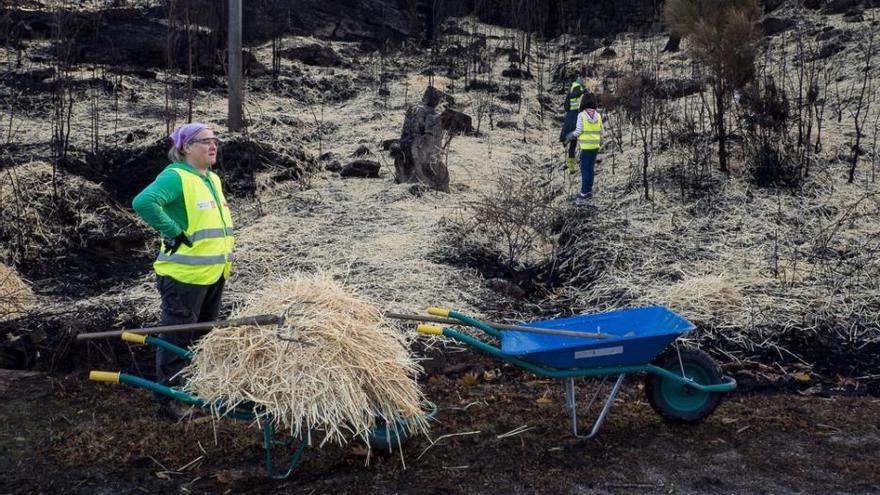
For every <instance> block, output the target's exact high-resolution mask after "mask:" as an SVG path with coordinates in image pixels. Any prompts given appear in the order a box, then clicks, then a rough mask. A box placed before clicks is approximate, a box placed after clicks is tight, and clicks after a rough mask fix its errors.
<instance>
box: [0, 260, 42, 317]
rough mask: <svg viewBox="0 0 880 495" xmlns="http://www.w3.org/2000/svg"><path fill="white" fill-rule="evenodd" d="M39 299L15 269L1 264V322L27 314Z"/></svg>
mask: <svg viewBox="0 0 880 495" xmlns="http://www.w3.org/2000/svg"><path fill="white" fill-rule="evenodd" d="M36 301H37V298H36V296H34V293H33V291H31V288H30V287H29V286H28V285H27V284H26V283H25V282H24V280H22V279H21V278H20V277H19V276H18V273H16V271H15V269H14V268H10V267H8V266H6V265H4V264H3V263H0V321H3V320H6V319H10V318H14V317H16V316H17V315H20V314H22V313H25V312H27V311H28V310H30V309H32V308H33V307H34V305H35V304H36Z"/></svg>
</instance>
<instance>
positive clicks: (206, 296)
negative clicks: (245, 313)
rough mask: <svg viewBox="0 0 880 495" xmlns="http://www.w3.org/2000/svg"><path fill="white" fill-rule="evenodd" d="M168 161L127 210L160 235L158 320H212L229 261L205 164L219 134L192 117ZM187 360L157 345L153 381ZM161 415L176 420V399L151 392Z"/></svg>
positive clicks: (216, 183) (212, 159)
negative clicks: (160, 302)
mask: <svg viewBox="0 0 880 495" xmlns="http://www.w3.org/2000/svg"><path fill="white" fill-rule="evenodd" d="M171 140H172V141H173V143H174V144H173V146H172V147H171V149H170V150H169V151H168V158H169V159H170V160H171V162H172V163H171V164H170V165H168V166H167V167H165V169H164V170H163V171H162V172H161V173H160V174H159V175H158V177H156V180H155V181H153V183H152V184H150V185H149V186H147V187H146V188H145V189H144V190H143V191H141V192H140V193H139V194H138V195H137V196H136V197H135V198H134V200H133V201H132V206H133V207H134V210H135V211H136V212H137V213H138V215H140V216H141V218H143V219H144V221H146V222H147V223H148V224H149V225H150V226H151V227H153V228H154V229H156V230H158V231H159V233H160V234H161V235H162V242H161V245H160V250H159V254H158V256H157V258H156V262H155V263H153V269H154V270H155V271H156V278H157V285H158V288H159V294H160V295H161V297H162V315H161V318H160V324H161V325H177V324H182V323H197V322H204V321H213V320H216V319H217V316H218V314H219V312H220V298H221V296H222V294H223V285H224V283H225V281H226V279H227V278H228V277H229V272H230V268H231V266H232V247H233V244H234V242H235V240H234V238H233V236H232V217H231V216H230V214H229V205H228V204H227V203H226V198H224V196H223V187H222V184H221V183H220V177H218V176H217V174H215V173H214V172H213V171H212V170H211V167H212V166H213V165H214V164H215V163H216V161H217V151H218V149H219V145H220V141H219V140H218V139H217V138H216V137H215V136H214V131H213V130H212V129H211V128H210V127H208V126H207V125H205V124H202V123H199V122H194V123H190V124H186V125H183V126H180V127H178V128H177V129H175V130H174V132H173V133H171ZM198 336H199V335H198V334H196V333H194V332H190V333H172V334H167V335H166V336H165V337H164V338H166V339H168V340H170V341H172V342H173V343H174V344H177V345H179V346H182V347H187V346H189V345H191V344H192V343H193V342H194V341H195V340H196V339H197V338H198ZM185 364H186V363H185V362H184V360H183V359H181V358H180V357H179V356H177V355H175V354H172V353H170V352H167V351H164V350H163V349H162V348H160V347H157V348H156V380H157V381H158V382H159V383H161V384H162V385H167V386H177V385H179V384H180V380H179V378H178V377H177V376H176V375H177V374H178V373H179V372H180V370H181V369H183V367H184V365H185ZM157 399H159V401H160V403H161V406H160V409H159V412H160V414H162V415H164V416H167V417H170V418H172V419H180V418H181V417H183V416H184V415H185V414H186V412H187V411H186V409H185V408H182V407H181V406H180V405H179V404H180V403H179V402H177V401H171V400H169V399H167V398H166V397H164V396H161V397H157Z"/></svg>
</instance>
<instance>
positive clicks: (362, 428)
mask: <svg viewBox="0 0 880 495" xmlns="http://www.w3.org/2000/svg"><path fill="white" fill-rule="evenodd" d="M285 312H287V318H286V321H285V323H284V324H283V325H282V326H281V327H280V328H276V327H275V326H265V327H240V328H237V329H228V330H227V329H224V330H217V331H214V332H211V333H209V334H208V335H206V336H205V337H204V338H202V339H201V341H200V342H199V343H198V345H197V346H196V347H195V349H194V351H195V358H194V360H193V361H192V363H191V364H190V365H189V366H188V367H187V368H186V369H185V370H184V372H183V373H184V375H185V376H186V379H187V389H188V390H190V391H191V392H193V393H195V394H196V395H199V396H200V397H203V398H205V399H208V400H211V401H217V400H222V401H224V402H225V403H226V404H229V405H239V404H242V403H245V402H252V403H253V404H255V405H256V406H257V409H258V411H259V413H260V414H261V415H263V416H264V417H271V418H273V419H274V421H275V422H276V426H277V427H279V428H283V429H286V430H290V431H291V433H292V434H293V435H294V436H305V435H306V434H308V433H309V432H311V431H315V430H323V432H324V434H325V435H324V439H323V440H322V442H321V444H323V443H326V442H330V441H332V442H336V443H339V444H342V443H344V442H346V441H348V440H350V439H351V438H352V437H361V438H364V439H366V437H367V435H368V434H369V433H370V431H371V430H372V429H373V427H374V426H375V423H376V420H377V418H382V419H385V420H388V419H406V420H408V421H410V422H411V426H410V428H411V429H412V430H415V431H422V432H424V431H426V430H427V421H426V419H425V418H424V417H423V413H422V410H421V403H422V400H423V396H422V392H421V391H420V389H419V387H418V385H417V384H416V382H415V377H416V375H417V374H418V372H419V371H420V367H419V366H418V365H417V364H416V363H415V362H414V361H413V360H412V359H411V358H410V355H409V353H408V351H407V348H406V345H405V342H404V340H403V338H402V337H401V336H400V334H399V332H397V331H396V330H395V329H394V328H392V327H390V326H389V325H388V324H387V322H386V321H385V320H384V319H383V317H382V315H381V313H380V311H379V310H378V309H377V308H376V307H374V306H373V305H371V304H369V303H367V302H364V301H362V300H359V299H357V298H355V297H354V296H352V295H351V294H349V293H348V292H347V291H346V290H345V289H344V288H343V287H342V286H341V285H339V284H337V283H335V282H334V281H333V280H332V279H331V278H330V277H328V276H327V275H324V274H320V273H319V274H317V275H303V274H297V275H294V276H291V277H290V278H287V279H284V280H280V281H277V282H275V283H273V284H271V285H270V286H269V287H267V288H266V289H265V290H263V291H262V292H260V293H259V294H257V295H256V296H255V297H254V299H253V300H251V301H250V302H249V304H246V305H245V307H244V308H243V309H242V310H241V312H240V314H239V315H236V316H243V315H255V314H269V313H271V314H283V313H285ZM279 335H280V336H281V337H284V338H294V339H297V340H296V341H291V340H284V339H282V338H279Z"/></svg>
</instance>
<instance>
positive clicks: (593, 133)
mask: <svg viewBox="0 0 880 495" xmlns="http://www.w3.org/2000/svg"><path fill="white" fill-rule="evenodd" d="M579 118H580V119H581V128H582V130H581V133H580V135H579V136H578V144H579V145H580V147H581V149H582V150H597V149H599V146H600V145H601V144H602V116H601V115H599V112H596V122H590V120H589V119H587V115H586V112H581V114H580V116H579Z"/></svg>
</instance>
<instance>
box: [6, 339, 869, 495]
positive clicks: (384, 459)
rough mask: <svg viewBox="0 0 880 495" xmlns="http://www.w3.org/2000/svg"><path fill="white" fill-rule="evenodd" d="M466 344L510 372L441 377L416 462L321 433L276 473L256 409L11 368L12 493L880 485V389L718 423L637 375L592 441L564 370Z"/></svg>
mask: <svg viewBox="0 0 880 495" xmlns="http://www.w3.org/2000/svg"><path fill="white" fill-rule="evenodd" d="M457 356H459V358H460V360H461V361H464V362H468V363H470V364H471V365H472V366H473V367H474V368H477V367H479V368H485V369H487V370H491V371H492V372H493V373H494V378H491V380H489V381H486V380H484V379H483V378H482V377H481V378H478V379H477V380H476V381H474V380H471V379H466V378H464V376H465V375H464V373H466V372H463V371H461V370H459V371H454V372H450V373H447V374H443V373H437V374H432V375H431V376H429V377H428V379H427V381H426V383H425V387H426V392H427V395H428V397H429V398H430V399H431V400H433V401H435V402H437V404H438V405H439V407H440V411H439V414H438V416H437V421H436V422H435V423H434V424H433V426H432V431H431V437H432V438H433V439H434V443H433V445H432V444H431V443H430V442H429V441H428V439H426V438H424V437H415V438H413V439H412V440H410V441H409V442H408V443H407V444H406V445H405V446H404V451H403V454H404V459H405V461H406V469H403V466H402V465H401V460H400V457H399V456H397V455H387V454H386V455H382V454H378V453H376V452H374V453H373V455H372V458H371V459H370V463H369V465H365V461H366V457H365V451H364V450H363V449H362V448H361V447H359V446H358V445H349V446H346V447H338V446H324V447H320V448H319V447H317V445H316V446H315V447H313V448H310V449H308V450H306V453H305V456H304V458H303V460H302V463H301V465H300V468H299V469H297V471H296V472H295V473H294V474H293V476H292V477H291V478H290V479H289V480H287V481H271V480H268V479H266V477H265V473H264V471H263V465H262V455H263V452H262V448H261V441H260V436H259V432H258V430H256V429H254V428H248V426H247V425H246V424H244V423H242V422H237V421H233V420H228V419H224V420H221V421H218V422H217V423H216V425H213V424H212V423H211V422H210V420H207V419H200V420H196V421H195V422H187V423H171V422H167V421H165V420H160V419H158V418H157V417H156V416H155V408H156V407H155V404H154V403H153V402H152V400H151V398H150V395H149V394H148V393H146V392H145V391H142V390H136V389H133V388H130V387H128V386H125V385H119V386H108V385H100V384H96V383H93V382H88V381H86V380H85V374H84V373H79V374H71V375H64V376H46V375H42V374H37V375H32V376H28V375H26V374H23V373H22V372H2V373H0V394H2V395H3V397H5V398H6V399H4V400H3V401H2V402H0V415H2V417H3V418H4V419H5V421H3V422H2V424H0V451H3V452H4V455H3V456H0V493H135V492H137V491H144V492H146V493H180V492H182V491H186V492H187V493H227V492H228V493H269V492H271V493H331V492H332V493H337V494H345V493H353V494H354V493H357V494H362V493H487V494H495V493H511V494H519V493H553V494H559V493H603V494H604V493H609V494H616V493H646V494H660V493H662V494H669V493H730V494H753V493H774V494H788V493H876V492H877V491H878V490H880V473H878V471H877V469H876V452H877V451H878V448H880V430H878V426H877V423H878V422H877V418H880V399H876V398H868V397H832V398H828V399H825V398H820V397H816V396H802V395H798V394H739V393H738V394H736V395H733V396H730V397H727V398H726V399H725V400H724V401H722V403H721V406H720V407H719V408H718V409H717V410H716V412H715V413H714V414H713V415H712V416H710V417H709V418H708V419H707V420H706V421H705V422H703V423H701V424H699V425H695V426H688V427H682V426H673V425H669V424H667V423H665V422H663V421H662V420H661V419H660V417H659V416H658V415H656V414H655V413H654V412H653V410H651V408H650V407H649V405H648V404H647V402H646V401H645V399H644V396H643V392H642V388H641V385H640V383H641V382H640V380H638V379H633V380H630V381H628V382H627V383H626V384H625V385H624V389H623V392H622V395H621V397H620V398H619V399H618V401H617V402H616V403H615V405H614V407H613V408H612V410H611V414H610V415H609V417H608V420H607V423H606V425H605V427H604V428H603V430H602V432H601V433H600V435H599V437H597V438H596V439H594V440H591V441H588V442H586V443H583V444H581V443H578V442H576V441H574V440H573V439H572V437H571V434H570V432H569V425H568V418H567V417H566V414H565V411H564V407H563V400H562V394H561V387H560V386H559V384H558V383H556V382H554V381H552V380H545V379H536V378H535V377H534V376H532V375H529V374H527V373H524V372H522V371H520V370H518V369H516V368H510V367H506V366H500V367H498V363H497V362H495V361H493V360H487V359H483V358H480V357H478V356H476V355H473V354H469V353H465V354H460V353H459V354H457ZM493 366H496V368H493ZM586 393H587V390H585V389H582V390H581V396H584V395H585V394H586ZM586 420H587V417H586V416H585V415H584V416H582V421H586ZM584 426H585V425H584ZM515 430H520V431H521V433H518V434H517V433H511V432H514V431H515ZM315 438H316V440H318V439H320V435H319V434H318V435H316V437H315ZM284 454H285V452H283V450H282V449H279V450H277V451H276V455H278V456H281V457H282V458H283V456H284ZM279 461H280V462H283V461H282V460H281V459H279Z"/></svg>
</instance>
